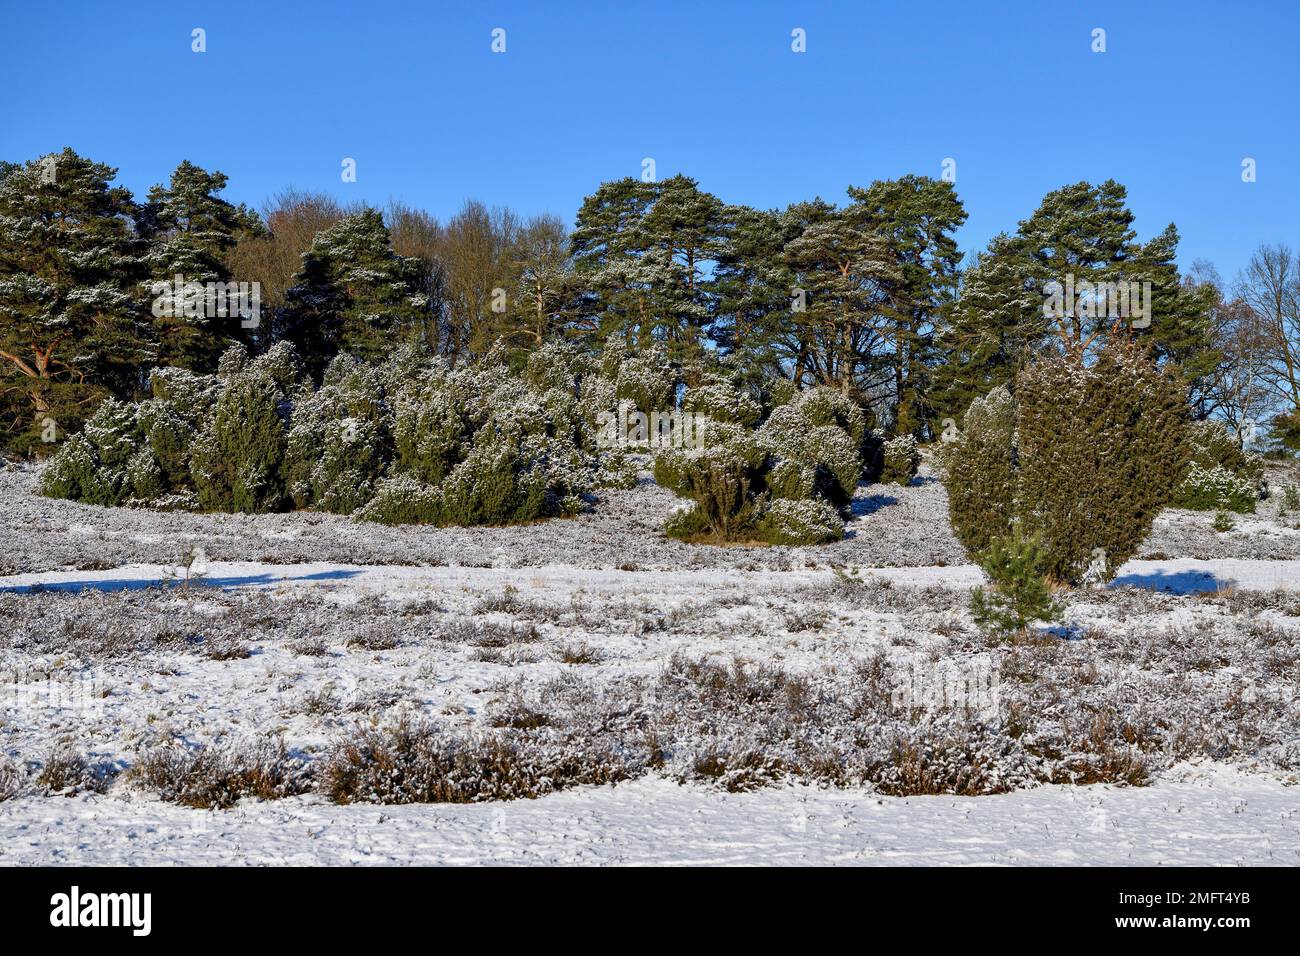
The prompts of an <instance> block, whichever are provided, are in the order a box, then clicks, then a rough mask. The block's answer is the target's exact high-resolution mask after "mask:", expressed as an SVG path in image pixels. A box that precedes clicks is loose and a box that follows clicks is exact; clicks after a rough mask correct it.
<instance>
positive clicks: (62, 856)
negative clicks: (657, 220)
mask: <svg viewBox="0 0 1300 956" xmlns="http://www.w3.org/2000/svg"><path fill="white" fill-rule="evenodd" d="M31 481H32V474H31V472H26V471H16V472H8V473H5V474H4V475H3V476H0V482H3V485H4V491H5V493H6V498H5V504H4V507H3V509H2V510H0V515H2V516H3V520H2V525H3V527H2V528H0V534H3V541H2V542H0V544H3V547H4V550H3V551H0V553H4V554H5V559H4V560H5V561H6V562H7V563H8V565H9V567H7V568H3V569H0V570H5V571H8V572H9V573H8V574H6V575H0V695H2V697H0V708H2V709H3V714H2V716H3V721H2V722H0V757H2V758H3V759H0V846H3V847H4V849H3V850H0V863H2V862H14V863H17V862H56V863H57V862H105V863H113V862H135V863H145V862H165V861H180V862H250V863H258V862H295V863H296V862H313V861H319V862H396V861H412V862H452V861H458V860H459V861H466V862H541V861H551V862H582V861H591V862H677V863H684V862H705V861H710V862H867V863H872V862H875V863H889V862H986V863H987V862H1051V863H1072V862H1096V863H1209V862H1213V863H1279V864H1280V863H1288V864H1290V863H1295V862H1296V861H1297V852H1298V851H1300V823H1298V822H1297V820H1296V817H1295V809H1294V808H1295V807H1296V806H1297V805H1300V801H1297V800H1296V799H1295V795H1296V793H1297V792H1298V791H1296V790H1295V789H1294V788H1293V786H1292V785H1293V784H1294V783H1295V782H1296V778H1297V776H1298V775H1300V695H1298V694H1297V692H1296V687H1297V686H1300V549H1293V550H1291V551H1286V550H1285V549H1283V550H1282V553H1281V554H1278V555H1276V557H1278V558H1285V560H1261V559H1260V558H1259V557H1257V556H1256V555H1255V554H1254V553H1253V552H1252V550H1251V548H1252V547H1253V546H1252V545H1251V543H1250V542H1251V541H1252V540H1253V539H1251V538H1243V539H1242V541H1240V542H1238V543H1236V544H1233V543H1232V539H1233V537H1234V533H1229V534H1226V535H1217V534H1216V539H1217V540H1216V542H1215V543H1216V546H1217V547H1218V548H1219V551H1220V554H1218V555H1210V556H1209V557H1208V558H1207V557H1206V556H1204V555H1203V554H1202V555H1198V554H1196V551H1197V549H1196V548H1195V547H1187V548H1183V547H1181V545H1180V541H1181V540H1182V537H1181V536H1180V535H1179V534H1178V533H1177V530H1176V529H1177V528H1179V527H1183V528H1194V527H1195V522H1200V521H1204V520H1208V516H1207V515H1204V514H1198V513H1192V512H1187V513H1182V512H1169V513H1167V514H1166V515H1165V516H1164V519H1163V520H1164V521H1165V526H1164V530H1163V531H1161V529H1157V534H1156V535H1155V536H1153V537H1159V536H1160V535H1161V534H1164V535H1165V537H1164V539H1163V540H1164V541H1165V544H1164V547H1166V548H1167V550H1166V552H1165V553H1164V554H1163V555H1161V556H1158V557H1156V556H1153V555H1151V554H1150V553H1149V552H1144V554H1145V555H1146V557H1145V560H1135V561H1132V562H1130V563H1129V564H1128V565H1126V566H1125V567H1124V568H1122V569H1121V571H1120V576H1119V578H1118V579H1117V581H1116V582H1115V585H1114V586H1112V587H1111V588H1109V589H1104V590H1081V591H1077V592H1072V593H1070V594H1068V595H1065V596H1064V597H1063V600H1064V603H1065V613H1064V617H1063V620H1062V621H1061V622H1060V623H1059V625H1058V626H1057V627H1056V628H1054V629H1053V630H1051V631H1044V632H1043V633H1041V634H1040V635H1039V637H1038V639H1036V640H1034V641H1030V642H1027V643H1018V644H1006V643H999V642H993V641H990V640H989V639H987V638H985V637H983V636H982V635H980V634H979V633H978V632H977V631H976V630H975V628H974V627H973V626H972V624H971V620H970V615H969V611H968V609H967V598H968V594H967V592H968V589H969V588H970V587H971V586H972V585H973V584H975V583H978V582H979V581H980V580H981V579H982V575H981V573H980V572H979V570H978V569H977V568H975V567H974V566H972V565H970V564H969V563H967V562H966V558H965V556H964V554H963V553H962V551H961V549H960V548H959V547H958V546H957V545H956V543H955V541H954V540H953V539H952V536H951V532H950V530H949V529H948V524H947V518H946V501H945V498H944V494H943V489H942V486H941V485H940V484H939V483H938V482H937V481H935V480H934V479H933V476H932V475H931V474H930V473H929V472H927V471H925V470H923V471H922V475H921V477H920V479H919V480H918V481H917V482H915V483H913V484H912V485H911V486H909V487H899V486H872V487H867V488H860V489H859V490H858V496H857V498H856V499H855V508H854V519H853V520H851V521H850V522H849V526H848V527H849V536H848V537H846V539H845V540H844V541H842V542H837V543H835V544H832V545H828V546H823V547H817V548H715V547H709V546H691V545H686V544H682V543H680V542H675V541H672V540H668V539H665V538H664V537H663V535H662V534H661V533H660V532H659V527H660V525H661V524H662V521H663V518H664V516H665V515H666V514H667V513H668V512H670V511H671V509H672V508H675V507H678V506H679V504H678V501H677V499H675V498H673V497H672V496H671V495H669V494H667V493H666V492H664V491H662V490H661V489H659V488H657V487H656V486H655V485H653V483H649V482H645V483H643V484H642V485H641V486H639V487H637V488H635V489H633V490H631V491H627V492H617V491H615V492H605V493H603V495H602V498H601V500H600V501H598V502H596V503H594V505H593V506H592V508H591V509H590V511H588V512H587V513H585V514H583V515H580V516H578V517H576V518H573V519H566V520H562V521H551V522H547V523H545V524H536V525H530V526H527V527H515V528H480V529H435V528H427V527H424V528H388V527H382V526H377V525H367V524H359V523H356V522H352V521H349V520H348V519H346V518H339V517H336V516H330V515H320V514H313V513H299V514H290V515H262V516H257V517H249V516H231V515H195V514H185V513H167V514H159V513H154V512H146V511H138V510H124V509H104V508H99V507H94V506H86V505H77V504H72V503H69V502H64V501H52V500H48V499H43V498H39V497H37V496H35V495H34V494H32V492H31ZM1251 520H1252V521H1257V522H1260V524H1261V527H1265V528H1268V529H1269V531H1270V533H1271V534H1272V535H1273V536H1274V537H1275V538H1276V539H1277V540H1279V541H1282V540H1286V539H1287V538H1288V536H1289V535H1290V530H1289V529H1288V528H1287V527H1286V525H1285V520H1286V519H1282V520H1279V519H1278V517H1277V515H1276V513H1275V512H1274V511H1271V510H1269V503H1268V502H1265V503H1263V504H1262V505H1261V509H1260V512H1259V514H1257V515H1256V516H1255V517H1254V518H1253V519H1251ZM1244 523H1245V521H1244V520H1243V521H1242V524H1244ZM1212 534H1214V533H1213V532H1212ZM1191 537H1194V535H1192V536H1191ZM193 546H199V547H202V548H203V549H204V551H205V553H206V557H207V561H206V563H205V565H204V566H202V567H201V568H199V569H198V570H201V571H203V572H205V573H204V574H203V576H202V577H200V578H197V579H195V580H193V581H191V582H190V584H189V585H188V586H182V585H181V584H179V583H178V578H183V575H184V571H183V569H176V568H167V567H164V566H163V565H164V564H172V563H174V562H175V561H177V560H178V559H179V558H180V557H181V555H182V554H183V553H184V552H185V551H187V550H188V549H189V548H191V547H193ZM1222 552H1228V554H1227V555H1223V554H1222ZM192 570H193V569H192ZM403 722H406V723H407V724H409V725H412V726H418V727H430V728H436V729H437V732H438V733H439V734H441V735H443V737H444V738H445V739H446V740H447V741H449V742H450V743H451V744H452V745H454V746H459V747H472V746H475V745H476V744H475V743H474V742H475V741H480V742H481V741H484V740H500V741H505V742H506V743H507V744H509V745H511V746H517V747H518V748H519V750H518V757H517V759H518V760H519V761H521V763H520V777H519V780H522V781H524V784H525V786H526V788H532V789H531V790H530V791H528V792H536V793H539V794H543V793H544V794H546V795H545V796H543V797H541V799H537V800H509V801H501V800H491V801H488V802H485V803H481V804H474V805H470V806H448V805H444V804H421V805H418V806H385V807H382V808H380V807H374V806H366V805H364V804H362V805H356V804H354V805H350V806H341V805H337V804H335V803H332V802H330V800H329V794H330V793H331V790H330V787H331V786H335V789H334V791H333V792H334V793H335V795H336V796H337V795H338V794H340V793H343V792H345V791H344V790H341V789H339V787H338V786H336V785H337V784H338V780H337V775H336V776H335V777H334V778H330V777H329V776H328V774H327V769H328V768H329V767H330V766H331V761H335V762H337V759H338V756H337V755H338V754H339V752H340V745H341V744H342V743H344V742H346V741H349V740H352V739H354V738H355V737H356V734H357V732H358V728H361V727H377V728H380V730H381V731H382V732H388V730H391V729H392V728H395V727H398V726H400V725H402V724H403ZM268 742H270V743H271V744H274V746H279V744H280V743H282V744H283V748H284V749H283V751H267V752H268V753H271V757H270V758H269V759H271V760H273V761H275V760H278V761H281V762H282V763H283V766H284V775H283V777H282V779H281V780H280V783H279V784H277V785H276V786H277V787H278V788H279V789H277V790H276V793H277V794H279V793H287V794H295V793H301V794H302V795H296V796H288V797H287V798H285V799H272V800H267V801H260V800H256V799H253V798H251V797H245V798H244V799H243V800H241V801H238V802H237V803H236V805H235V807H234V809H228V810H221V811H211V812H210V811H204V810H199V809H193V808H190V807H186V806H179V805H176V804H175V803H165V802H161V798H160V795H162V796H166V797H168V798H170V799H196V798H193V797H192V795H190V796H186V795H185V794H184V793H182V792H181V791H177V790H176V789H175V788H174V787H172V786H171V784H172V783H174V782H175V780H174V779H173V777H174V775H173V776H172V777H169V776H168V774H169V773H170V771H169V770H168V767H169V766H171V764H169V763H168V761H173V762H174V761H175V760H182V759H189V757H188V756H187V755H189V756H193V755H194V754H199V753H204V752H207V753H212V754H232V755H238V754H240V753H242V752H243V751H242V750H241V748H250V747H254V746H259V747H265V746H267V744H268ZM204 747H209V748H215V749H211V750H208V751H203V750H201V749H200V748H204ZM276 753H279V754H280V756H278V757H277V756H275V754H276ZM159 755H162V756H161V757H159ZM149 760H153V761H154V764H153V765H152V766H154V767H155V769H156V770H157V771H158V772H156V773H153V774H152V775H150V774H146V773H143V772H141V771H140V768H141V767H142V766H144V765H145V764H146V763H147V762H148V761H149ZM575 767H578V768H582V767H585V768H588V769H591V768H595V769H596V771H598V776H599V779H604V780H611V781H619V782H617V783H616V784H615V785H608V784H607V785H604V786H599V787H591V786H583V785H581V784H582V779H581V776H580V775H579V774H577V773H575V770H574V768H575ZM133 768H134V771H133ZM539 775H540V776H539ZM1090 781H1109V782H1111V784H1113V783H1116V782H1127V783H1130V784H1145V785H1147V786H1127V787H1117V786H1112V785H1111V784H1096V785H1093V786H1074V785H1070V784H1072V783H1073V784H1079V783H1088V782H1090ZM516 783H517V782H516ZM516 783H512V784H511V786H515V785H516ZM348 786H352V787H353V789H351V790H347V791H346V792H347V793H348V794H350V796H349V798H350V799H355V800H359V801H365V800H367V799H376V798H383V799H389V798H391V797H392V794H389V795H388V796H387V797H384V796H383V794H379V793H377V792H375V791H373V790H369V789H367V787H370V786H371V784H370V783H366V782H365V781H364V780H363V781H362V783H361V784H356V782H355V781H353V782H352V783H349V784H348ZM358 787H359V789H358ZM304 790H305V791H307V792H306V793H302V791H304ZM69 791H75V792H76V795H75V796H73V797H71V798H66V797H62V796H60V797H58V798H55V797H53V796H51V795H50V794H51V793H53V792H69ZM945 791H947V792H949V793H956V794H961V793H971V794H977V793H978V794H986V795H985V796H977V797H975V796H971V797H959V796H897V795H895V794H918V793H936V792H945ZM480 792H481V793H483V794H488V795H490V794H491V793H495V792H501V790H500V788H498V789H497V790H493V789H492V788H491V787H488V788H487V789H485V790H482V791H480ZM515 792H518V791H515ZM5 796H9V797H10V799H7V800H5V799H3V797H5ZM204 799H206V797H205V798H204Z"/></svg>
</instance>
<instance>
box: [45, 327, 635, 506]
mask: <svg viewBox="0 0 1300 956" xmlns="http://www.w3.org/2000/svg"><path fill="white" fill-rule="evenodd" d="M549 360H550V363H551V364H550V365H547V364H546V363H545V362H542V363H537V364H534V365H533V366H532V371H531V372H530V373H528V374H531V375H534V376H536V377H539V378H544V379H547V380H556V381H558V382H559V383H560V385H558V386H557V387H554V388H550V389H548V391H546V392H545V393H538V392H537V390H536V389H535V388H533V387H531V386H530V385H529V384H528V383H527V382H526V381H525V380H523V379H519V378H515V377H513V376H512V375H511V374H510V372H509V370H508V369H507V368H506V367H505V366H504V365H500V364H493V362H492V361H491V360H485V362H484V364H483V365H482V366H481V367H469V368H463V369H459V370H456V371H449V370H448V369H447V368H446V366H445V364H444V363H443V362H441V361H440V360H438V359H434V358H430V357H429V356H428V355H427V354H422V353H420V351H419V350H417V349H399V350H398V352H397V353H396V355H395V357H394V363H396V364H395V367H393V366H378V367H377V366H373V365H369V364H366V363H363V362H359V361H357V360H356V359H354V358H352V357H350V356H347V355H340V356H338V357H336V358H335V359H334V360H333V362H331V364H330V365H329V367H328V368H327V369H326V371H325V374H324V378H323V381H322V384H321V386H320V388H318V389H316V390H314V391H313V390H312V388H311V387H310V383H309V381H308V380H307V379H306V377H305V375H304V373H303V372H302V369H301V366H300V364H299V363H297V360H296V358H295V357H294V355H293V353H292V351H291V350H289V349H288V348H287V347H285V346H281V345H277V346H275V347H274V348H272V349H271V350H270V351H269V352H267V353H266V354H265V355H262V356H259V357H258V358H256V359H251V360H250V359H249V358H248V356H247V353H246V352H245V351H244V350H243V349H242V348H235V349H231V350H230V351H229V352H228V353H227V355H226V356H224V357H223V360H222V363H221V372H220V374H219V375H217V376H193V375H190V374H189V373H177V372H170V373H167V374H163V373H160V374H159V375H157V376H155V385H154V390H155V397H154V398H152V399H150V400H149V401H148V402H144V403H141V404H139V405H126V404H123V403H117V402H110V403H106V404H105V405H104V406H103V408H102V409H101V411H100V412H99V413H98V415H97V417H96V418H95V420H94V421H93V422H92V423H91V424H90V425H89V426H88V427H87V428H86V429H85V430H83V432H82V433H81V434H79V435H77V436H74V438H72V439H70V440H69V441H68V442H67V443H65V446H64V448H63V449H62V450H61V451H60V453H59V454H58V455H56V456H55V457H54V459H53V460H52V461H51V463H50V465H49V466H48V467H47V468H46V469H45V471H44V472H43V475H42V479H41V487H42V489H43V490H44V492H45V493H46V494H49V495H51V496H56V497H66V498H72V499H74V500H81V501H92V502H94V503H97V504H141V503H147V504H151V505H154V506H156V507H201V508H203V509H206V510H214V511H242V512H262V511H270V510H275V509H277V508H280V507H284V506H291V507H296V508H316V509H319V510H323V511H332V512H335V513H338V514H351V515H355V516H357V517H358V518H360V519H364V520H372V521H382V522H387V523H397V522H418V523H429V524H504V523H509V522H517V521H532V520H535V519H538V518H545V517H552V516H555V515H566V514H573V513H575V512H577V511H578V510H580V508H581V507H582V505H583V496H584V495H586V494H587V493H588V491H589V490H590V489H591V488H593V487H609V486H621V487H629V486H631V485H632V484H634V483H635V481H636V472H635V468H634V467H633V465H632V463H631V462H630V461H629V460H628V459H627V458H626V456H624V455H623V454H622V453H621V452H619V451H617V450H614V451H605V450H598V449H596V447H595V446H596V442H595V438H594V434H595V433H594V428H593V427H592V426H591V424H590V423H589V421H588V416H587V414H586V411H585V410H584V408H583V406H582V403H581V401H580V400H579V398H577V397H576V392H577V381H576V379H573V380H569V384H568V386H567V387H566V386H564V384H563V383H564V381H565V379H564V373H563V370H562V369H561V368H560V366H561V365H562V364H563V361H564V360H566V359H565V356H564V355H558V356H557V355H555V354H552V355H550V356H549ZM568 360H572V361H575V362H576V361H577V359H576V357H574V356H568ZM395 385H396V388H395V389H394V386H395ZM196 432H197V437H195V438H194V440H193V441H192V442H191V441H190V440H189V435H191V434H194V433H196Z"/></svg>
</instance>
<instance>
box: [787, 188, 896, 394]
mask: <svg viewBox="0 0 1300 956" xmlns="http://www.w3.org/2000/svg"><path fill="white" fill-rule="evenodd" d="M791 212H792V213H793V214H795V215H807V216H808V218H809V220H810V221H809V224H808V225H807V226H806V227H805V228H804V229H803V231H802V232H801V233H800V234H799V236H798V237H797V238H795V239H793V240H792V241H790V242H789V243H788V244H787V245H786V247H785V259H786V262H787V264H788V266H789V268H790V270H791V272H792V273H793V274H794V279H795V283H796V288H797V289H798V290H799V291H800V293H802V296H801V297H802V306H803V307H802V309H796V310H792V312H791V314H790V317H789V322H788V329H789V331H788V333H787V341H788V342H789V346H790V347H793V348H795V349H797V352H795V363H796V367H798V368H800V369H801V370H806V372H807V373H808V375H809V376H810V377H811V378H812V379H813V381H815V382H817V383H818V384H821V385H826V386H827V387H830V388H833V389H835V390H836V391H838V392H840V394H842V395H845V396H852V397H854V398H859V399H860V398H864V397H867V396H871V395H873V394H874V393H875V392H877V391H878V390H879V389H880V388H882V387H885V386H886V385H887V383H888V382H889V380H890V379H891V377H892V375H891V373H890V370H889V368H888V366H887V364H886V363H885V362H884V361H883V359H882V357H883V355H884V354H885V351H886V342H887V332H888V330H887V327H886V325H887V323H886V321H885V316H886V314H887V311H888V309H889V307H890V298H889V291H890V289H891V288H894V287H896V286H897V285H898V284H901V282H902V273H901V270H900V269H899V267H898V263H897V261H896V260H895V258H894V257H893V255H892V254H891V252H890V249H889V244H888V242H887V240H886V239H885V237H883V236H881V235H879V234H877V233H875V232H872V231H869V230H867V229H864V228H862V227H861V226H859V225H858V224H857V223H855V221H854V219H853V218H851V217H849V216H847V215H845V214H844V213H843V212H841V211H839V210H835V209H833V208H832V207H829V206H827V205H826V204H825V203H820V201H818V202H817V203H813V204H808V205H807V206H805V207H803V208H798V209H793V210H791Z"/></svg>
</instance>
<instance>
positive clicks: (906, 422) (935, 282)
mask: <svg viewBox="0 0 1300 956" xmlns="http://www.w3.org/2000/svg"><path fill="white" fill-rule="evenodd" d="M849 198H850V199H852V200H853V203H852V205H850V206H849V207H848V208H847V209H846V210H845V215H846V216H847V217H849V218H850V219H851V220H853V221H855V222H856V223H857V224H858V226H859V227H860V228H863V229H866V230H868V231H870V232H871V233H873V234H875V235H879V236H882V237H883V238H884V240H885V242H886V245H887V248H888V250H889V254H890V256H891V258H892V259H893V261H894V266H895V269H896V270H897V278H896V279H895V280H894V281H893V283H892V285H889V286H887V288H886V294H887V297H888V307H887V309H886V322H887V327H888V332H887V337H888V346H887V347H888V349H889V351H890V353H891V362H890V364H891V366H892V369H891V371H892V374H893V388H892V395H891V403H892V406H893V407H892V416H891V417H892V420H893V421H892V431H893V432H894V433H895V434H896V435H913V434H918V433H920V432H921V431H922V429H923V427H924V426H926V425H927V424H928V423H929V422H930V420H931V419H932V417H933V416H932V411H931V409H930V407H929V404H930V403H929V400H928V396H929V392H930V383H929V371H930V368H931V367H932V366H933V365H934V364H935V361H936V360H935V351H934V336H935V330H936V329H937V328H938V327H940V326H941V325H942V324H943V323H944V320H945V317H946V316H947V314H948V313H949V311H950V310H951V307H952V305H953V302H954V301H955V299H956V293H957V286H958V271H957V270H958V266H959V265H960V263H961V258H962V257H961V252H960V251H959V250H958V249H957V243H956V241H955V240H954V239H953V237H952V233H953V232H955V231H956V230H957V229H958V228H960V227H961V224H962V223H964V222H965V221H966V210H965V209H964V208H963V207H962V204H961V200H960V199H958V198H957V194H956V192H955V191H954V189H953V187H952V184H951V183H947V182H941V181H939V180H936V179H930V178H928V177H926V176H904V177H902V178H901V179H894V180H886V181H878V182H875V183H872V184H871V186H869V187H868V188H866V189H859V188H857V187H854V186H850V187H849Z"/></svg>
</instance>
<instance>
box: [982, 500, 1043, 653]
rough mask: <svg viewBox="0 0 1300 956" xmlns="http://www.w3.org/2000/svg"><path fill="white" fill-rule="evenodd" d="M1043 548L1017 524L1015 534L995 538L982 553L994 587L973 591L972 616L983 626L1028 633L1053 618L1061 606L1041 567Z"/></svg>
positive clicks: (1002, 632)
mask: <svg viewBox="0 0 1300 956" xmlns="http://www.w3.org/2000/svg"><path fill="white" fill-rule="evenodd" d="M1042 563H1043V556H1042V548H1041V545H1040V544H1039V541H1038V539H1037V538H1032V537H1028V536H1026V535H1025V534H1023V533H1022V532H1021V530H1020V525H1019V524H1018V523H1017V524H1015V525H1014V526H1013V527H1012V529H1011V533H1010V534H1009V535H1007V536H1005V537H1001V538H995V539H994V540H993V541H991V542H990V543H989V547H988V550H987V551H985V552H984V553H983V554H982V555H980V566H981V567H982V568H983V569H984V571H985V573H987V574H988V576H989V579H990V580H991V581H992V583H993V590H991V591H988V590H985V589H984V588H975V589H974V590H973V591H972V592H971V616H972V617H973V618H974V619H975V623H976V624H977V625H978V626H979V627H981V628H985V629H988V630H991V631H994V632H995V633H998V634H1002V635H1010V634H1016V633H1022V634H1023V633H1024V632H1025V631H1026V630H1028V628H1029V625H1030V624H1032V623H1033V622H1034V621H1052V620H1055V619H1056V618H1058V617H1059V616H1060V608H1059V607H1058V606H1057V605H1056V603H1055V602H1054V601H1053V600H1052V592H1051V590H1050V589H1049V588H1048V586H1047V580H1046V578H1044V576H1043V572H1042V570H1041V568H1042Z"/></svg>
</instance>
